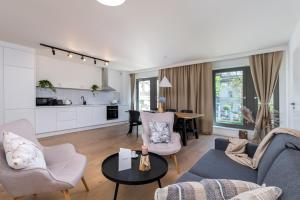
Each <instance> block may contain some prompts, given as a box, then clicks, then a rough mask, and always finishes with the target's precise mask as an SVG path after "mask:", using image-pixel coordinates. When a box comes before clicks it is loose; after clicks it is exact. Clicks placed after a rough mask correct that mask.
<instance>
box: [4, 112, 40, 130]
mask: <svg viewBox="0 0 300 200" xmlns="http://www.w3.org/2000/svg"><path fill="white" fill-rule="evenodd" d="M4 116H5V119H4V122H5V123H9V122H12V121H15V120H19V119H27V120H28V121H29V122H30V123H31V124H32V125H33V126H34V127H35V112H34V109H13V110H5V112H4Z"/></svg>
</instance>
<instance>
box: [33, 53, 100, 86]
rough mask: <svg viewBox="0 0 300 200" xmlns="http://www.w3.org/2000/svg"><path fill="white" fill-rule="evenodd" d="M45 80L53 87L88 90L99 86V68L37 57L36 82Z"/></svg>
mask: <svg viewBox="0 0 300 200" xmlns="http://www.w3.org/2000/svg"><path fill="white" fill-rule="evenodd" d="M44 79H47V80H49V81H51V82H52V84H53V85H54V86H55V87H63V88H81V89H89V88H90V87H91V86H92V85H93V84H97V85H99V86H101V68H100V67H98V66H93V65H86V64H79V63H74V62H70V61H67V60H59V59H55V58H53V57H47V56H42V55H39V56H37V81H39V80H44Z"/></svg>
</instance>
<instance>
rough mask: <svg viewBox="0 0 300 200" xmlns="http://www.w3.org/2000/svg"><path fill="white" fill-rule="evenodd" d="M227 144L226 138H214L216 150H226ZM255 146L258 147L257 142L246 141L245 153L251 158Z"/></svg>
mask: <svg viewBox="0 0 300 200" xmlns="http://www.w3.org/2000/svg"><path fill="white" fill-rule="evenodd" d="M228 144H229V140H228V139H223V138H217V139H215V149H217V150H221V151H226V149H227V146H228ZM257 147H258V145H257V144H252V143H248V144H247V146H246V152H245V153H246V154H248V156H249V157H251V158H252V157H253V156H254V154H255V151H256V149H257Z"/></svg>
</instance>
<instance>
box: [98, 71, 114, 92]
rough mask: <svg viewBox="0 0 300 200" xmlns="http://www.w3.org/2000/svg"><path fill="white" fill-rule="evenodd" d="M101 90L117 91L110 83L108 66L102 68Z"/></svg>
mask: <svg viewBox="0 0 300 200" xmlns="http://www.w3.org/2000/svg"><path fill="white" fill-rule="evenodd" d="M100 90H101V91H104V92H110V91H116V90H115V89H114V88H112V87H110V86H109V85H108V69H107V68H102V86H101V89H100Z"/></svg>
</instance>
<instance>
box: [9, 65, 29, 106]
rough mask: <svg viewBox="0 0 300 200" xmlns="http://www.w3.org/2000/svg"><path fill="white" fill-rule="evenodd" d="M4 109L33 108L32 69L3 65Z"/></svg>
mask: <svg viewBox="0 0 300 200" xmlns="http://www.w3.org/2000/svg"><path fill="white" fill-rule="evenodd" d="M4 105H5V109H18V108H34V106H35V77H34V70H33V69H28V68H20V67H11V66H7V65H6V66H5V67H4Z"/></svg>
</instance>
